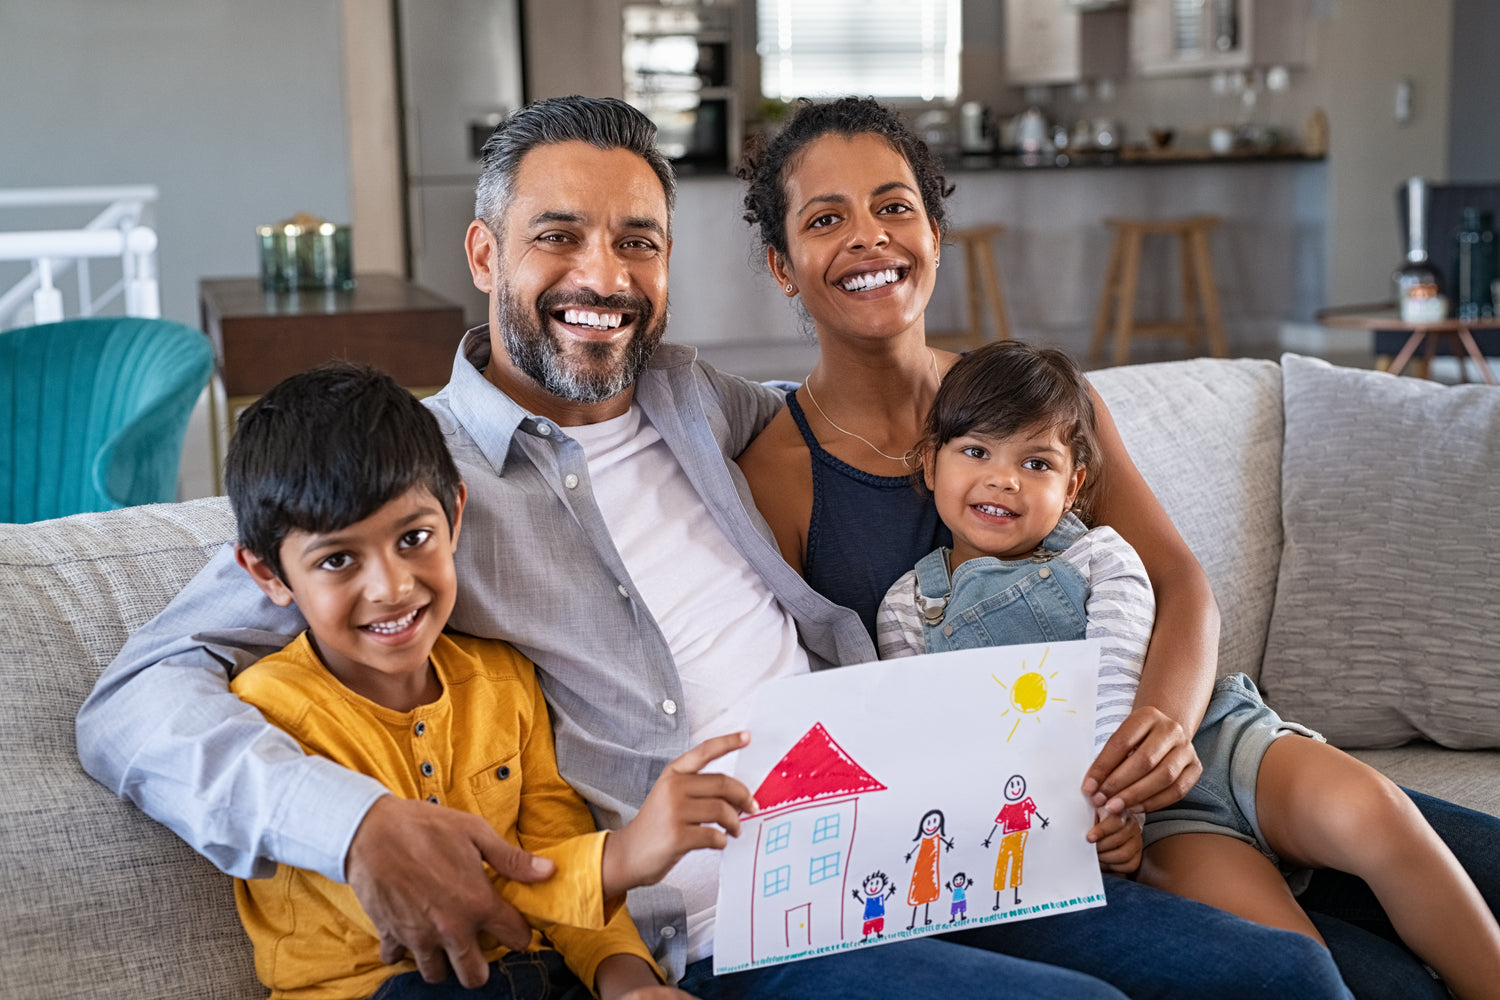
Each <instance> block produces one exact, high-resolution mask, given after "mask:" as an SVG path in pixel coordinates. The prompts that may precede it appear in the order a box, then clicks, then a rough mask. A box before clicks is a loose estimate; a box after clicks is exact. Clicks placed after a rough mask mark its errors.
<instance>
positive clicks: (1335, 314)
mask: <svg viewBox="0 0 1500 1000" xmlns="http://www.w3.org/2000/svg"><path fill="white" fill-rule="evenodd" d="M1315 318H1316V319H1317V321H1318V322H1319V323H1322V324H1323V325H1324V326H1331V327H1337V328H1341V329H1346V330H1369V331H1371V332H1372V333H1380V332H1385V331H1392V330H1394V331H1401V330H1410V331H1411V336H1409V337H1407V338H1406V343H1405V344H1402V345H1401V350H1400V351H1398V352H1397V353H1396V356H1395V358H1394V359H1392V361H1391V366H1390V367H1389V368H1387V369H1386V371H1388V372H1390V373H1391V374H1392V375H1400V374H1401V370H1402V369H1403V368H1405V367H1406V363H1407V362H1408V361H1410V360H1411V359H1412V356H1413V355H1414V354H1416V352H1417V348H1418V347H1421V346H1422V345H1423V343H1424V342H1425V343H1426V351H1425V352H1424V357H1425V358H1426V360H1427V361H1428V362H1431V361H1432V358H1433V355H1434V354H1435V353H1436V352H1437V344H1438V341H1439V340H1441V339H1442V338H1443V337H1452V338H1453V339H1454V340H1456V341H1457V342H1458V343H1459V344H1460V345H1462V347H1463V349H1464V351H1465V352H1466V353H1467V354H1468V355H1469V357H1470V358H1472V359H1473V361H1474V364H1475V365H1477V366H1478V367H1479V374H1480V375H1481V376H1482V377H1483V378H1484V380H1485V381H1486V382H1488V383H1489V384H1490V385H1494V384H1495V375H1494V373H1493V372H1491V371H1490V366H1489V363H1488V362H1487V361H1485V359H1484V354H1483V353H1482V352H1481V351H1480V350H1479V345H1478V344H1476V343H1475V342H1474V334H1473V333H1472V331H1474V330H1496V329H1500V318H1485V319H1441V320H1435V321H1433V322H1431V323H1413V322H1411V321H1409V320H1404V319H1402V318H1401V315H1400V313H1398V312H1397V311H1396V309H1395V308H1394V307H1391V308H1388V309H1380V308H1373V309H1372V308H1365V307H1356V308H1354V309H1349V310H1346V309H1338V308H1334V309H1324V310H1323V311H1322V312H1320V313H1318V314H1317V316H1316V317H1315ZM1453 353H1454V354H1455V355H1457V354H1458V350H1457V349H1456V348H1455V349H1454V352H1453ZM1460 371H1462V365H1460Z"/></svg>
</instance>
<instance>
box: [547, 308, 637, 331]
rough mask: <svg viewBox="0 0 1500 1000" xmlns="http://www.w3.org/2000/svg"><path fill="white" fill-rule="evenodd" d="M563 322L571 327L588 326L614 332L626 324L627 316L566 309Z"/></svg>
mask: <svg viewBox="0 0 1500 1000" xmlns="http://www.w3.org/2000/svg"><path fill="white" fill-rule="evenodd" d="M562 321H563V322H564V323H567V324H568V325H570V326H587V327H591V328H593V329H595V330H613V329H615V328H616V327H617V326H619V325H620V324H621V323H623V322H625V314H624V313H618V312H598V311H596V310H593V309H576V308H575V309H564V310H563V314H562Z"/></svg>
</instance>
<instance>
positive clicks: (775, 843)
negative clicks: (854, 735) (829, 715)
mask: <svg viewBox="0 0 1500 1000" xmlns="http://www.w3.org/2000/svg"><path fill="white" fill-rule="evenodd" d="M883 791H885V786H884V785H882V784H881V783H880V782H879V781H876V780H875V779H874V778H873V777H871V775H870V773H869V772H868V771H866V770H865V769H864V768H862V767H860V766H859V765H858V764H856V763H855V762H854V761H853V759H851V758H850V756H849V755H848V754H846V753H845V752H844V750H843V748H842V747H840V746H839V745H838V744H837V743H835V742H834V740H833V737H832V736H830V735H828V730H826V729H824V728H823V726H822V724H821V723H820V724H817V725H814V726H813V727H812V728H811V729H809V730H808V731H807V732H806V733H805V734H804V735H803V736H802V738H801V739H800V740H798V741H797V743H796V745H794V746H793V747H792V748H791V749H790V750H788V751H787V752H786V755H785V756H784V757H782V758H781V760H780V761H779V762H778V763H777V765H776V766H775V767H774V768H772V770H771V773H770V774H768V775H767V776H766V779H765V780H764V781H763V782H761V784H760V787H759V788H757V789H756V790H755V801H756V802H757V803H758V804H759V805H760V812H758V813H756V814H755V815H754V816H752V817H750V818H751V819H752V820H753V821H754V823H753V826H754V834H755V840H756V851H755V863H754V880H753V885H754V887H755V888H754V891H753V892H752V893H751V899H750V909H751V913H752V920H751V938H752V942H751V943H752V951H753V952H754V953H755V954H757V955H759V954H776V953H785V952H786V951H788V950H792V949H797V948H807V947H809V946H810V945H811V944H812V943H813V937H814V931H815V929H818V928H821V927H827V928H831V929H835V930H837V929H840V928H842V927H843V926H844V898H845V897H844V886H845V879H846V877H847V873H848V871H849V852H850V851H851V850H852V849H853V847H854V832H855V827H856V826H857V825H858V821H859V800H860V796H862V795H865V794H867V793H870V792H883ZM740 838H741V839H742V840H743V839H745V838H746V833H745V831H744V830H743V829H742V830H741V834H740ZM868 909H869V904H868V903H866V910H867V912H868ZM880 911H881V926H882V927H884V923H885V921H884V914H885V904H884V902H882V903H881V905H880Z"/></svg>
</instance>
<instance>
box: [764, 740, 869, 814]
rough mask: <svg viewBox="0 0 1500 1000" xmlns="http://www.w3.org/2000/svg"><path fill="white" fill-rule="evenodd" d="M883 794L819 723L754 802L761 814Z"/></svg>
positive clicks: (783, 760)
mask: <svg viewBox="0 0 1500 1000" xmlns="http://www.w3.org/2000/svg"><path fill="white" fill-rule="evenodd" d="M883 791H885V786H884V785H882V784H881V783H880V782H878V781H876V780H875V779H874V778H873V777H871V775H870V772H868V771H866V770H865V769H864V768H862V767H860V766H859V765H858V764H856V763H855V762H854V758H852V757H850V756H849V755H848V754H847V753H845V752H844V748H843V747H841V746H839V745H838V744H837V743H835V742H834V740H833V737H832V736H829V735H828V730H826V729H824V728H823V724H822V723H821V722H819V723H816V724H814V725H813V727H812V728H811V729H809V730H808V731H807V732H806V733H805V734H804V735H803V737H802V738H801V739H800V740H798V741H797V743H796V745H795V746H793V747H792V748H791V749H790V750H788V751H787V752H786V756H784V757H782V758H781V760H779V761H777V762H776V766H775V767H773V768H772V769H771V773H770V774H768V775H766V780H765V781H762V782H761V783H760V787H759V788H757V789H756V790H755V801H756V803H757V804H758V805H759V806H760V809H761V812H766V811H767V810H771V809H779V808H780V807H782V806H789V805H796V804H797V803H801V802H816V801H817V800H819V799H828V798H835V797H837V796H841V795H854V794H859V793H861V792H883Z"/></svg>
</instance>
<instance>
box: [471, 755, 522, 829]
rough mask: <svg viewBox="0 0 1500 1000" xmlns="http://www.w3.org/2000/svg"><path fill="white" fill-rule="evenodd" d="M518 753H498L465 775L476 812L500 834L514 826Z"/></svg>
mask: <svg viewBox="0 0 1500 1000" xmlns="http://www.w3.org/2000/svg"><path fill="white" fill-rule="evenodd" d="M522 777H523V776H522V774H521V752H520V751H519V750H515V751H512V752H510V753H508V754H504V755H502V756H498V757H496V758H495V760H494V761H492V762H491V763H489V764H487V765H485V767H484V769H483V770H480V771H477V772H475V773H474V774H473V775H472V776H471V777H470V778H469V791H470V792H471V793H472V794H473V796H474V801H475V803H476V804H477V805H478V806H479V811H480V812H481V813H482V814H483V815H484V817H485V818H486V819H488V820H489V821H490V823H491V825H493V826H494V827H495V828H496V829H497V830H499V831H500V833H501V835H502V836H503V835H505V833H506V831H507V830H508V829H510V828H513V827H514V826H515V822H516V816H517V814H518V812H519V811H520V806H521V781H522ZM502 822H503V825H502Z"/></svg>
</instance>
